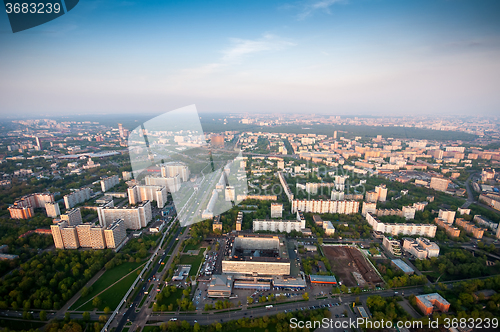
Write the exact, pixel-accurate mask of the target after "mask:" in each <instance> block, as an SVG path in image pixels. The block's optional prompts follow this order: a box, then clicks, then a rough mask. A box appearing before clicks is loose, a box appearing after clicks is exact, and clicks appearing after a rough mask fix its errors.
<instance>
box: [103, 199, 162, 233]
mask: <svg viewBox="0 0 500 332" xmlns="http://www.w3.org/2000/svg"><path fill="white" fill-rule="evenodd" d="M97 214H98V216H99V223H100V224H101V226H103V227H107V226H109V225H111V224H112V223H113V222H114V221H115V220H116V219H123V221H124V222H125V227H126V228H128V229H141V228H143V227H146V226H147V225H148V223H149V222H150V221H151V219H152V212H151V202H150V201H143V202H141V203H139V204H138V205H137V206H136V207H116V206H115V207H105V208H99V209H98V210H97Z"/></svg>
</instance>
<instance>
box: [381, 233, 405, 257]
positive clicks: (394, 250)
mask: <svg viewBox="0 0 500 332" xmlns="http://www.w3.org/2000/svg"><path fill="white" fill-rule="evenodd" d="M382 245H383V246H384V248H386V249H387V250H388V251H389V252H390V253H391V254H393V255H394V256H396V257H399V256H401V245H400V243H399V241H398V240H394V239H392V238H389V237H386V236H384V237H383V238H382Z"/></svg>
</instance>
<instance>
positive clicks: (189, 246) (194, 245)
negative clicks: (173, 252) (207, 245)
mask: <svg viewBox="0 0 500 332" xmlns="http://www.w3.org/2000/svg"><path fill="white" fill-rule="evenodd" d="M197 249H201V242H200V243H198V244H188V245H187V246H186V247H185V248H184V252H188V250H197Z"/></svg>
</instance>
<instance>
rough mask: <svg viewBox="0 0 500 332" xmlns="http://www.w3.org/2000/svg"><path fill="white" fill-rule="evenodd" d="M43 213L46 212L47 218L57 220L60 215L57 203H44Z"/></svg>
mask: <svg viewBox="0 0 500 332" xmlns="http://www.w3.org/2000/svg"><path fill="white" fill-rule="evenodd" d="M45 211H46V212H47V217H49V218H57V217H58V216H59V215H60V214H61V209H60V208H59V203H57V202H50V203H45Z"/></svg>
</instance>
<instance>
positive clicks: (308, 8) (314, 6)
mask: <svg viewBox="0 0 500 332" xmlns="http://www.w3.org/2000/svg"><path fill="white" fill-rule="evenodd" d="M339 2H344V0H320V1H316V2H310V3H307V4H305V5H304V6H303V8H302V11H301V12H300V13H299V14H298V15H297V18H298V19H299V20H304V19H306V18H307V17H309V16H312V15H313V14H314V12H316V11H323V12H325V13H327V14H330V7H331V6H333V5H334V4H336V3H339Z"/></svg>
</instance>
